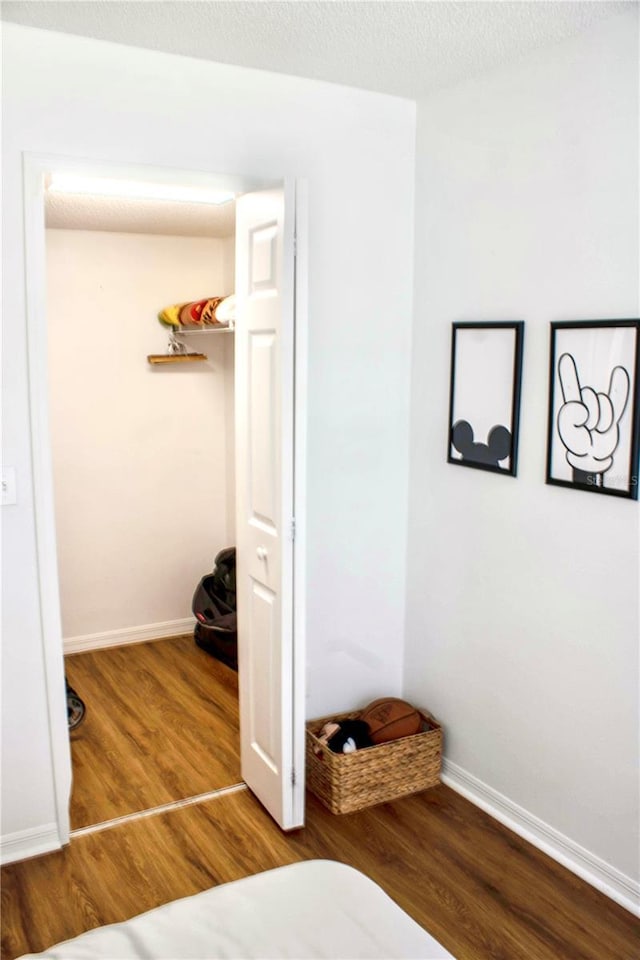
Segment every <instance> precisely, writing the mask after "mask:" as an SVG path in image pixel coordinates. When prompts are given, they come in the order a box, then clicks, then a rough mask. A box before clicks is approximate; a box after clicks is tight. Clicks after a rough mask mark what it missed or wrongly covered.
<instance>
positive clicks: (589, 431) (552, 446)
mask: <svg viewBox="0 0 640 960" xmlns="http://www.w3.org/2000/svg"><path fill="white" fill-rule="evenodd" d="M639 333H640V320H584V321H570V322H566V323H552V324H551V351H550V360H551V362H550V370H549V425H548V441H547V483H554V484H558V485H559V486H563V487H576V488H578V489H580V490H589V491H591V492H592V493H607V494H612V495H613V496H617V497H630V498H631V499H634V500H637V499H638V336H639Z"/></svg>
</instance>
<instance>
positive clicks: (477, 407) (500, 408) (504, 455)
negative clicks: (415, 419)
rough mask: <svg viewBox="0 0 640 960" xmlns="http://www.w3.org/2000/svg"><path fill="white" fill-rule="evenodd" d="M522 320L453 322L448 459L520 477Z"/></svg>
mask: <svg viewBox="0 0 640 960" xmlns="http://www.w3.org/2000/svg"><path fill="white" fill-rule="evenodd" d="M523 339H524V324H523V323H522V321H520V320H518V321H513V322H505V323H500V322H495V323H454V324H453V332H452V339H451V393H450V398H449V449H448V453H447V460H448V462H449V463H457V464H460V465H461V466H464V467H475V468H477V469H480V470H493V471H494V472H495V473H504V474H507V475H508V476H512V477H515V475H516V467H517V461H518V424H519V418H520V381H521V376H522V345H523Z"/></svg>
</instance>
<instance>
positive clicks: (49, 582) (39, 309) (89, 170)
mask: <svg viewBox="0 0 640 960" xmlns="http://www.w3.org/2000/svg"><path fill="white" fill-rule="evenodd" d="M53 169H57V170H65V171H69V172H78V173H83V174H90V175H91V176H97V177H100V176H102V177H111V178H114V177H119V178H121V179H127V180H141V181H148V180H149V179H150V178H151V179H153V178H154V177H155V178H156V179H158V178H161V179H162V181H163V182H166V183H175V184H180V185H182V184H184V185H190V186H194V185H200V186H203V187H204V186H211V185H212V184H213V183H215V186H216V187H217V188H221V189H229V190H232V191H233V192H234V193H242V192H248V191H251V190H260V189H265V188H268V187H270V186H273V185H274V183H279V184H282V183H283V182H284V178H281V179H280V180H275V179H274V178H268V179H267V178H264V177H262V178H261V177H246V176H232V175H225V174H216V173H214V172H211V173H207V172H203V171H201V170H200V171H194V170H185V169H177V168H173V167H163V166H154V165H150V164H149V165H148V164H145V165H142V164H129V163H124V162H118V161H100V160H92V159H89V158H87V159H82V158H78V157H67V156H58V155H53V154H38V153H31V152H24V153H23V191H24V193H23V204H24V205H23V217H24V243H25V297H26V333H27V368H28V383H29V419H30V441H31V458H32V470H33V505H34V514H35V535H36V550H37V576H38V597H39V606H40V624H41V644H42V658H43V663H44V671H45V686H46V709H47V717H48V728H49V745H50V755H51V769H52V777H53V789H54V798H55V806H56V824H57V832H58V841H59V842H58V844H54V843H51V845H50V846H48V849H56V848H57V847H59V846H63V845H64V844H66V843H68V842H69V836H70V817H69V804H70V799H71V781H72V767H71V748H70V742H69V732H68V725H67V707H66V696H65V692H64V690H65V686H64V654H63V637H62V620H61V613H60V591H59V578H58V559H57V549H56V530H55V504H54V492H53V482H54V481H53V463H52V452H51V430H50V423H49V391H48V379H49V371H48V349H47V343H48V323H47V296H46V244H45V229H46V228H45V219H44V204H45V189H44V177H45V174H46V173H48V172H50V171H51V170H53ZM292 183H293V186H294V188H295V189H294V191H293V192H294V195H295V204H296V208H295V238H296V239H295V264H296V267H295V271H296V273H295V280H294V282H295V291H294V306H295V331H294V333H295V340H294V376H295V389H294V450H293V464H294V493H293V496H294V512H295V521H296V528H295V540H294V544H293V578H294V604H293V611H292V617H293V629H294V634H293V654H294V655H293V675H292V683H293V718H292V720H293V722H292V729H293V730H294V731H295V730H300V731H301V732H300V735H299V736H298V737H297V739H295V740H294V762H295V769H296V771H297V772H298V771H299V776H300V778H302V786H303V788H302V790H300V789H299V790H298V791H294V797H296V796H297V797H298V798H299V799H298V802H299V803H300V804H304V729H303V728H304V720H305V699H306V680H305V670H306V661H305V650H306V563H305V557H306V442H307V436H306V422H307V328H308V293H307V283H308V215H307V196H308V193H307V184H306V181H303V180H297V179H296V180H295V181H292ZM299 812H300V814H302V813H303V811H302V810H300V811H299Z"/></svg>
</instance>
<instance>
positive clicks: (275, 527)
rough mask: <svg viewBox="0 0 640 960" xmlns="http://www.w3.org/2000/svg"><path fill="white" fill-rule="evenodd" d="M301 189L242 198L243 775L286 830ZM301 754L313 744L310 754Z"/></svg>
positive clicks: (292, 782)
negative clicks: (297, 194) (298, 205)
mask: <svg viewBox="0 0 640 960" xmlns="http://www.w3.org/2000/svg"><path fill="white" fill-rule="evenodd" d="M294 215H295V197H294V195H293V190H282V189H274V190H267V191H262V192H260V193H252V194H245V195H244V196H242V197H240V198H239V199H238V202H237V207H236V297H237V324H236V340H235V343H236V356H235V364H236V370H235V374H236V498H237V506H236V541H237V543H236V545H237V561H236V577H237V601H238V662H239V671H238V675H239V681H240V746H241V764H242V777H243V779H244V781H245V782H246V783H247V785H248V786H249V787H250V789H251V790H252V791H253V792H254V793H255V794H256V796H257V797H258V799H259V800H260V801H261V803H263V804H264V806H265V807H266V808H267V810H268V811H269V813H270V814H271V815H272V817H273V818H274V820H276V822H277V823H278V824H279V825H280V826H281V827H282V828H283V829H284V830H289V829H292V828H294V827H299V826H302V823H303V819H304V817H303V809H304V804H303V802H302V799H303V798H302V797H301V795H300V794H301V792H302V791H303V789H304V783H303V780H304V778H303V776H302V771H298V773H297V775H296V773H295V772H294V757H295V756H300V755H301V749H300V748H301V739H300V738H302V745H303V740H304V722H303V719H302V718H294V660H293V549H294V542H293V537H294V524H293V504H294V500H293V493H294V489H293V479H294V478H293V466H294V449H293V438H294V385H295V384H294V347H295V340H294V303H295V298H294V294H295V254H294V222H295V221H294ZM302 755H303V754H302Z"/></svg>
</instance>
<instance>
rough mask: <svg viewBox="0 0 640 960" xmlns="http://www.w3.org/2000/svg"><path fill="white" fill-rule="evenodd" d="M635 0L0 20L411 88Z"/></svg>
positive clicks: (17, 15)
mask: <svg viewBox="0 0 640 960" xmlns="http://www.w3.org/2000/svg"><path fill="white" fill-rule="evenodd" d="M635 5H636V4H635V2H621V3H618V2H614V0H605V2H598V0H587V2H571V0H550V2H546V0H532V2H526V0H519V2H511V0H502V2H490V0H475V2H447V0H416V2H404V0H397V2H378V0H360V2H341V0H323V2H322V0H321V2H316V0H304V2H303V0H294V2H270V0H266V2H251V0H246V2H245V0H243V2H234V0H225V2H216V0H210V2H192V0H182V2H173V0H161V2H156V0H144V2H129V0H89V2H86V0H74V2H59V0H46V2H41V0H28V2H22V0H3V2H2V5H1V8H0V9H1V16H2V19H4V20H10V21H13V22H16V23H21V24H24V25H26V26H32V27H40V28H43V29H47V30H56V31H60V32H63V33H75V34H81V35H83V36H88V37H95V38H97V39H101V40H111V41H115V42H117V43H122V44H126V45H129V46H135V47H146V48H149V49H153V50H163V51H166V52H169V53H178V54H183V55H185V56H191V57H197V58H200V59H205V60H215V61H220V62H223V63H233V64H238V65H241V66H247V67H258V68H261V69H264V70H271V71H275V72H277V73H288V74H292V75H294V76H301V77H313V78H316V79H320V80H329V81H332V82H336V83H342V84H346V85H348V86H355V87H363V88H365V89H369V90H377V91H380V92H383V93H391V94H397V95H399V96H404V97H410V98H412V99H419V98H420V97H423V96H426V95H428V94H429V93H431V92H432V91H434V90H436V89H439V88H442V87H445V86H450V85H452V84H455V83H458V82H460V81H463V80H468V79H470V78H473V77H475V76H477V75H478V74H481V73H483V72H485V71H487V70H490V69H492V68H494V67H497V66H499V65H503V64H508V63H513V62H514V61H517V60H519V59H521V58H522V57H525V56H527V54H529V53H530V52H531V51H533V50H535V49H537V48H539V47H542V46H545V45H547V44H550V43H555V42H557V41H560V40H563V39H566V38H568V37H571V36H574V35H575V34H577V33H579V32H580V31H582V30H584V29H586V28H587V27H589V26H591V25H592V24H593V23H595V22H596V21H598V20H600V19H602V18H604V17H607V16H611V15H613V14H616V13H618V12H620V11H622V10H623V9H625V8H628V7H630V6H635Z"/></svg>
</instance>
